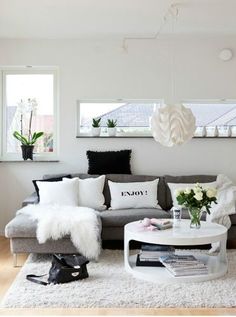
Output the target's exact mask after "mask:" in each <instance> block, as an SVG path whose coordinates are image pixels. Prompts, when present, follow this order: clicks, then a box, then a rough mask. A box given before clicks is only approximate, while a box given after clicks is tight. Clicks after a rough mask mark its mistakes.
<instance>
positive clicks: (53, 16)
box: [0, 0, 236, 39]
mask: <svg viewBox="0 0 236 317" xmlns="http://www.w3.org/2000/svg"><path fill="white" fill-rule="evenodd" d="M173 2H174V1H170V0H0V38H45V39H46V38H51V39H52V38H53V39H54V38H55V39H59V38H63V39H76V38H115V37H124V36H128V37H130V36H131V37H132V36H133V37H135V36H153V35H154V34H155V33H156V32H157V30H158V29H159V27H160V25H161V23H162V20H163V16H164V14H165V13H166V11H167V9H168V7H169V5H170V4H171V3H173ZM176 2H177V3H179V9H180V12H179V17H178V20H177V23H176V26H175V33H179V34H201V35H202V34H203V35H205V34H207V35H215V34H216V35H219V34H224V35H225V34H236V18H235V13H236V0H176ZM170 30H171V27H170V23H169V24H167V25H165V27H164V29H163V30H162V34H168V33H170Z"/></svg>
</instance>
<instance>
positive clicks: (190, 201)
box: [175, 183, 217, 214]
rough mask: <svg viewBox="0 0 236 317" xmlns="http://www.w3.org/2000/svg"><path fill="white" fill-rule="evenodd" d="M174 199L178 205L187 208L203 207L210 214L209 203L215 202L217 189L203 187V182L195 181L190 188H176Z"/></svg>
mask: <svg viewBox="0 0 236 317" xmlns="http://www.w3.org/2000/svg"><path fill="white" fill-rule="evenodd" d="M175 195H176V200H177V202H178V205H179V206H184V207H187V208H197V209H199V210H201V209H202V208H204V209H205V210H206V211H207V212H208V214H210V208H211V204H212V203H215V204H217V198H216V196H217V190H216V189H215V188H213V187H208V188H207V187H205V188H204V184H199V183H196V184H195V185H194V186H193V187H192V188H190V187H187V188H185V189H183V188H182V189H177V190H176V191H175Z"/></svg>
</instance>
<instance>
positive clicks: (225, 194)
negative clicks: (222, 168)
mask: <svg viewBox="0 0 236 317" xmlns="http://www.w3.org/2000/svg"><path fill="white" fill-rule="evenodd" d="M216 183H217V185H216V187H217V204H216V205H215V204H212V208H211V214H210V215H208V214H207V221H210V222H215V223H218V224H221V225H223V226H225V227H226V228H228V229H229V228H230V226H231V221H230V218H229V216H230V215H232V214H234V213H235V212H236V211H235V202H236V186H235V185H234V184H233V183H232V182H231V180H230V179H229V178H228V177H227V176H225V175H223V174H219V175H218V176H217V180H216ZM218 247H219V244H218V243H214V244H212V249H211V252H214V251H216V250H217V249H218Z"/></svg>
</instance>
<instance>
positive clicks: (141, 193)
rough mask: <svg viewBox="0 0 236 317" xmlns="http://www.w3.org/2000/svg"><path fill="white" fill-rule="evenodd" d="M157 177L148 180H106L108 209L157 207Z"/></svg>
mask: <svg viewBox="0 0 236 317" xmlns="http://www.w3.org/2000/svg"><path fill="white" fill-rule="evenodd" d="M158 181H159V179H158V178H157V179H155V180H154V181H148V182H132V183H116V182H112V181H108V185H109V188H110V193H111V208H110V209H125V208H157V207H159V206H158V200H157V186H158Z"/></svg>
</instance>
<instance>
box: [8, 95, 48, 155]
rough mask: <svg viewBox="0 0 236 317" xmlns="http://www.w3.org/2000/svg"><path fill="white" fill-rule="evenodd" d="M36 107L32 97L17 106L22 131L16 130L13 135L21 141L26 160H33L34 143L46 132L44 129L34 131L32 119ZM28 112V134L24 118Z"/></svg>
mask: <svg viewBox="0 0 236 317" xmlns="http://www.w3.org/2000/svg"><path fill="white" fill-rule="evenodd" d="M36 108H37V102H36V100H35V99H30V98H29V99H28V101H27V102H24V101H23V100H21V102H20V103H19V104H18V108H17V110H18V111H19V112H20V132H18V131H14V133H13V136H14V137H15V138H16V139H17V140H18V141H20V142H21V150H22V158H23V160H24V161H26V160H28V159H30V160H33V150H34V144H35V143H36V141H37V140H38V139H39V138H40V137H41V136H42V135H43V134H44V132H42V131H40V132H34V133H32V119H33V114H34V113H35V111H36ZM27 113H29V124H28V134H24V131H23V130H24V129H23V119H24V117H26V115H27Z"/></svg>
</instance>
